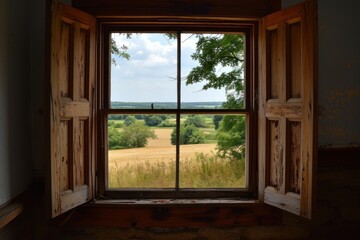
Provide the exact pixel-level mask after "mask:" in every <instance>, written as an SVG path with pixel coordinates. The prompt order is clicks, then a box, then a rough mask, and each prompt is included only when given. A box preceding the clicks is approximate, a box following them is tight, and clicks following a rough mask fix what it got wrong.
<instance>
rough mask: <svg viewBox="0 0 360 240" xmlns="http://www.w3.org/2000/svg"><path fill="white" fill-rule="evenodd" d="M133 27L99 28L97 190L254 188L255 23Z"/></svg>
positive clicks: (188, 193) (129, 194)
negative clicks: (99, 160) (100, 147)
mask: <svg viewBox="0 0 360 240" xmlns="http://www.w3.org/2000/svg"><path fill="white" fill-rule="evenodd" d="M215 25H216V24H215ZM131 29H132V27H131V26H122V25H121V24H119V26H111V27H108V28H106V27H105V28H104V32H103V35H104V43H109V44H104V46H105V47H104V50H103V51H104V53H107V54H105V55H104V58H105V59H106V60H105V61H104V68H103V69H104V72H103V74H104V78H103V84H104V87H103V96H104V97H103V99H102V100H103V101H102V109H103V110H102V115H103V116H104V117H103V120H104V121H103V126H104V128H103V129H104V131H103V136H104V138H103V142H104V144H102V145H103V146H104V151H103V156H104V161H103V163H102V164H104V165H105V167H104V174H103V176H104V181H103V183H104V185H105V186H104V195H105V196H107V197H114V198H134V199H138V198H210V197H211V198H214V197H215V198H216V197H233V198H234V197H236V198H239V197H246V196H251V195H253V194H254V192H252V190H253V189H251V187H252V186H253V185H254V182H251V181H253V179H254V178H253V176H251V175H252V174H253V173H252V171H251V169H253V168H254V164H252V163H250V162H251V161H254V160H251V159H254V157H253V154H254V149H255V148H254V143H253V142H251V141H249V136H251V135H253V136H254V135H256V134H255V132H253V131H254V126H253V124H254V121H250V119H254V112H255V110H254V104H253V101H252V96H253V94H252V93H253V91H254V88H253V86H254V85H253V79H252V77H253V75H252V74H251V71H253V66H252V60H253V59H254V56H250V55H251V53H252V52H253V50H252V49H253V48H254V46H253V44H252V42H253V41H252V39H253V35H252V34H253V28H252V27H249V26H247V27H246V26H243V25H241V24H236V27H235V26H231V28H229V27H227V28H224V27H221V26H218V27H214V26H213V27H212V28H210V29H209V28H207V27H203V28H200V29H201V31H200V30H199V27H198V28H197V29H193V28H191V27H189V26H187V27H176V26H175V27H174V29H175V30H173V31H171V30H166V31H164V30H163V29H161V28H159V26H156V25H150V26H148V27H144V28H143V29H141V30H142V31H141V30H137V31H134V30H131ZM225 30H226V31H225Z"/></svg>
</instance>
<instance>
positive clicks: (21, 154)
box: [0, 0, 32, 205]
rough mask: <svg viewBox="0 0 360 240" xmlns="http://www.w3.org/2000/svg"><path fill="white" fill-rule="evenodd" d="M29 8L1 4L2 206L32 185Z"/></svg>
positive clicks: (15, 1)
mask: <svg viewBox="0 0 360 240" xmlns="http://www.w3.org/2000/svg"><path fill="white" fill-rule="evenodd" d="M30 4H31V1H27V0H12V1H1V2H0V36H1V37H0V205H1V204H4V203H6V202H7V201H9V200H10V199H12V198H13V197H14V196H16V195H18V194H19V193H22V192H24V191H25V190H26V188H27V187H28V186H29V185H30V184H31V181H32V172H31V161H32V160H31V146H30V139H31V137H30V136H31V130H30V107H29V106H30V104H29V102H30V91H29V88H30V72H31V70H30V64H29V63H30V50H29V49H30V34H31V33H30V21H29V19H30V14H29V11H28V10H29V7H30Z"/></svg>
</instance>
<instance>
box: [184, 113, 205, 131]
mask: <svg viewBox="0 0 360 240" xmlns="http://www.w3.org/2000/svg"><path fill="white" fill-rule="evenodd" d="M184 125H185V126H188V125H194V126H195V127H198V128H205V127H207V126H206V123H205V120H204V118H203V117H201V116H199V115H191V116H188V117H187V118H186V120H185V122H184Z"/></svg>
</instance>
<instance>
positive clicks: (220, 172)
mask: <svg viewBox="0 0 360 240" xmlns="http://www.w3.org/2000/svg"><path fill="white" fill-rule="evenodd" d="M154 131H155V134H156V135H157V139H149V142H148V145H147V146H146V147H143V148H132V149H122V150H111V151H109V187H111V188H118V187H125V188H139V187H140V188H141V187H151V188H173V187H174V186H175V151H176V150H175V146H173V145H171V143H170V134H171V131H172V129H171V128H155V129H154ZM215 147H216V144H214V143H210V144H192V145H181V146H180V186H181V187H190V188H206V187H243V186H244V185H245V175H244V165H243V164H241V163H240V162H233V161H226V160H224V159H218V158H217V157H216V156H215V152H216V150H215Z"/></svg>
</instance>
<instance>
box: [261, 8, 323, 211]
mask: <svg viewBox="0 0 360 240" xmlns="http://www.w3.org/2000/svg"><path fill="white" fill-rule="evenodd" d="M307 4H308V3H307V1H306V3H302V4H299V5H296V6H294V7H291V8H289V9H285V10H282V11H279V12H277V13H274V14H271V15H270V16H266V17H264V18H263V19H262V21H261V30H260V36H261V35H262V36H264V37H265V38H266V37H271V36H270V35H269V34H268V32H269V30H271V29H277V36H276V40H277V42H278V45H277V46H276V48H275V47H273V46H271V44H265V45H263V44H262V43H260V57H261V59H260V66H261V68H260V71H262V72H261V73H260V78H261V79H260V81H259V82H260V89H261V94H263V93H264V92H265V94H267V95H266V96H265V97H263V96H260V98H259V99H260V107H259V111H260V113H259V116H260V124H264V122H266V121H270V122H273V120H275V119H276V121H278V126H275V125H274V124H266V123H265V125H263V126H260V131H262V132H265V135H269V136H267V142H265V144H266V145H265V146H264V147H261V148H259V156H260V157H261V158H260V166H263V165H262V164H261V161H270V163H269V164H265V170H264V171H261V172H260V174H265V176H264V177H262V176H261V175H260V180H262V181H265V182H264V183H261V184H259V186H260V187H261V188H262V187H265V189H267V190H264V193H263V196H264V201H265V202H266V203H268V204H270V205H273V206H277V207H280V208H282V209H287V210H288V211H291V212H293V213H296V214H299V215H301V216H304V217H307V218H310V217H311V209H312V199H313V192H312V184H313V177H312V175H313V166H314V150H315V148H314V146H316V143H315V142H316V141H315V139H316V138H315V131H314V129H315V127H314V124H315V120H314V119H315V115H314V112H315V108H316V106H315V105H314V103H315V97H316V96H315V92H314V84H315V77H316V76H315V75H314V48H313V47H314V43H313V41H314V37H313V36H312V35H311V34H314V33H315V31H313V30H314V29H312V30H311V31H310V34H309V33H307V27H309V26H307V25H308V23H307V19H306V18H305V17H306V14H305V8H306V7H308V5H307ZM313 4H314V3H313ZM311 11H312V12H311V14H310V15H313V16H314V14H316V11H314V9H312V10H311ZM264 31H265V32H267V34H266V33H261V32H264ZM265 40H266V39H265ZM260 41H264V39H260ZM266 41H269V40H266ZM274 41H275V40H274ZM264 48H265V49H264ZM266 48H273V49H272V50H271V51H277V52H278V53H277V56H276V57H271V56H270V57H269V56H267V55H264V52H265V54H266V53H269V51H270V50H268V49H266ZM271 51H270V52H271ZM272 65H274V66H276V67H277V68H276V67H272ZM269 69H270V70H269ZM273 69H276V70H274V71H277V72H276V74H274V73H272V72H271V71H273ZM262 78H263V79H262ZM269 84H271V85H276V86H277V91H278V92H277V93H276V96H275V94H273V92H274V91H273V90H271V89H272V88H271V87H270V86H269ZM263 88H265V89H266V90H267V91H265V90H263ZM263 115H265V116H263ZM263 118H264V119H265V120H263ZM259 136H260V138H263V137H264V134H259ZM259 141H260V142H261V143H260V146H261V144H264V141H263V140H262V139H259ZM264 148H265V150H264ZM261 151H263V152H265V154H264V153H261ZM283 153H285V154H284V156H283ZM280 156H281V157H283V158H282V159H283V162H281V161H280ZM263 157H265V159H263ZM269 159H270V160H269ZM274 159H275V160H274ZM267 168H268V169H267ZM282 171H284V172H285V179H283V177H284V176H283V175H281V174H280V172H282ZM267 179H269V180H267ZM283 181H284V182H285V184H283ZM267 186H268V187H267ZM283 186H285V188H284V187H283ZM269 189H272V190H271V191H269ZM289 191H290V192H289ZM289 194H290V195H289ZM291 194H295V195H294V196H296V199H299V201H298V200H296V201H293V196H292V195H291ZM299 194H300V195H299ZM289 196H291V197H290V198H289ZM299 196H300V198H299ZM291 204H294V206H291Z"/></svg>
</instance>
